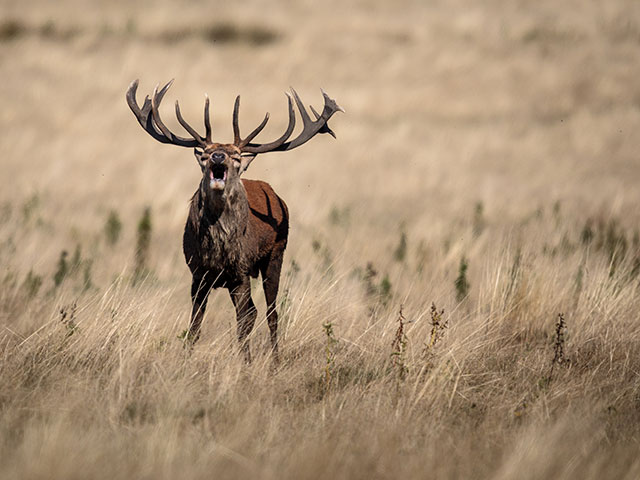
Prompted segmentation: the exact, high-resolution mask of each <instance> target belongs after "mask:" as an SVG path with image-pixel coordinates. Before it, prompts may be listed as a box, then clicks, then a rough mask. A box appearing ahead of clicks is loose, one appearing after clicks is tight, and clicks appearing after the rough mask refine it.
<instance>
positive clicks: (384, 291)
mask: <svg viewBox="0 0 640 480" xmlns="http://www.w3.org/2000/svg"><path fill="white" fill-rule="evenodd" d="M378 291H379V292H380V301H381V302H382V304H383V305H385V306H386V305H387V304H388V303H389V300H391V296H392V293H391V280H389V275H387V274H385V276H384V277H382V280H380V285H379V287H378Z"/></svg>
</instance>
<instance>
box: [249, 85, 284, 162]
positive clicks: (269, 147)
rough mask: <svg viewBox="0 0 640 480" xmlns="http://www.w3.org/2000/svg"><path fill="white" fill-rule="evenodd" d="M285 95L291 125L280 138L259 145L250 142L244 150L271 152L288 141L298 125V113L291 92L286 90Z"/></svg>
mask: <svg viewBox="0 0 640 480" xmlns="http://www.w3.org/2000/svg"><path fill="white" fill-rule="evenodd" d="M285 95H286V96H287V100H288V108H289V125H288V126H287V129H286V130H285V132H284V133H283V134H282V136H281V137H280V138H278V139H277V140H275V141H273V142H271V143H265V144H258V145H253V144H249V143H248V144H247V145H245V146H244V147H243V148H242V151H243V152H247V153H256V154H257V153H265V152H269V151H271V150H273V149H275V148H278V147H279V146H280V145H282V144H283V143H284V142H286V141H287V139H288V138H289V137H290V136H291V134H292V133H293V129H294V128H295V126H296V114H295V112H294V111H293V100H292V99H291V94H290V93H289V92H285ZM252 138H253V137H252ZM247 166H248V165H247Z"/></svg>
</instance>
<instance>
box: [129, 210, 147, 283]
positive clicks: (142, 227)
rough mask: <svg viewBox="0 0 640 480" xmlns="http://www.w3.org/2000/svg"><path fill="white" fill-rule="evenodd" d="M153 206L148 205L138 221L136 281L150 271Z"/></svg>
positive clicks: (134, 276) (134, 273)
mask: <svg viewBox="0 0 640 480" xmlns="http://www.w3.org/2000/svg"><path fill="white" fill-rule="evenodd" d="M151 231H152V224H151V207H146V208H145V209H144V212H143V214H142V217H141V218H140V221H139V222H138V230H137V236H136V257H135V269H134V272H133V278H134V282H137V281H139V280H140V279H142V277H143V276H145V275H146V274H147V273H148V261H149V250H150V247H151Z"/></svg>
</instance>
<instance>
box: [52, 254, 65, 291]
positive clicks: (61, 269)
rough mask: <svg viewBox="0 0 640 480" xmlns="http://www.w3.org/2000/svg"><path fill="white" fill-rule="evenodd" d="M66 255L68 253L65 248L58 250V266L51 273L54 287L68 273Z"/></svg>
mask: <svg viewBox="0 0 640 480" xmlns="http://www.w3.org/2000/svg"><path fill="white" fill-rule="evenodd" d="M68 255H69V254H68V253H67V251H66V250H62V251H61V252H60V257H59V258H58V268H57V270H56V273H54V274H53V283H54V285H55V286H56V287H59V286H60V284H61V283H62V282H63V280H64V279H65V277H66V276H67V274H68V273H69V264H68V263H67V256H68Z"/></svg>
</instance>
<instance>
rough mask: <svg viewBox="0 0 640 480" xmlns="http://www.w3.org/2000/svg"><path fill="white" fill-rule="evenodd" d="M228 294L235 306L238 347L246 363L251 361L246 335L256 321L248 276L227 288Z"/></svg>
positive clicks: (256, 313)
mask: <svg viewBox="0 0 640 480" xmlns="http://www.w3.org/2000/svg"><path fill="white" fill-rule="evenodd" d="M229 294H230V295H231V301H232V302H233V306H234V307H236V321H237V325H238V341H239V342H240V348H242V351H243V352H244V359H245V361H246V362H247V363H251V351H250V350H249V340H248V339H247V337H248V336H249V334H250V333H251V330H253V325H254V324H255V323H256V316H257V315H258V312H257V311H256V306H255V305H254V304H253V300H252V299H251V282H250V280H249V277H248V276H246V277H245V278H244V279H243V280H242V283H240V284H238V285H236V286H235V287H233V288H229Z"/></svg>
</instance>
